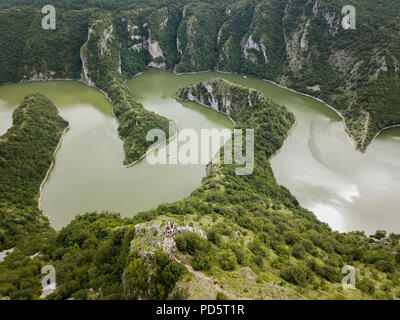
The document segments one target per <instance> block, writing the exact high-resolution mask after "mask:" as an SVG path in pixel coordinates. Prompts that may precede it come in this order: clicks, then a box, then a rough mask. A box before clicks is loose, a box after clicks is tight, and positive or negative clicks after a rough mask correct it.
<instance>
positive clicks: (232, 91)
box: [176, 78, 262, 121]
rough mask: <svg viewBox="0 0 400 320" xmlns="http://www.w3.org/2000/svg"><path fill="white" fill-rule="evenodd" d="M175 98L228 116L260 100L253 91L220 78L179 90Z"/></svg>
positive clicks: (257, 94)
mask: <svg viewBox="0 0 400 320" xmlns="http://www.w3.org/2000/svg"><path fill="white" fill-rule="evenodd" d="M176 97H177V98H178V99H181V100H186V101H193V102H197V103H200V104H202V105H204V106H206V107H209V108H212V109H214V110H215V111H218V112H221V113H225V114H227V115H228V116H230V115H231V114H232V113H233V112H235V111H239V110H240V109H242V108H250V107H252V106H253V104H254V103H255V102H256V100H260V99H262V96H261V94H260V93H258V92H257V91H255V90H254V89H249V88H246V87H242V86H240V85H236V84H233V83H230V82H228V81H226V80H223V79H220V78H217V79H211V80H207V81H203V82H201V83H200V84H197V85H190V86H187V87H184V88H181V89H180V90H179V91H178V92H177V94H176ZM231 120H232V118H231ZM232 121H233V120H232Z"/></svg>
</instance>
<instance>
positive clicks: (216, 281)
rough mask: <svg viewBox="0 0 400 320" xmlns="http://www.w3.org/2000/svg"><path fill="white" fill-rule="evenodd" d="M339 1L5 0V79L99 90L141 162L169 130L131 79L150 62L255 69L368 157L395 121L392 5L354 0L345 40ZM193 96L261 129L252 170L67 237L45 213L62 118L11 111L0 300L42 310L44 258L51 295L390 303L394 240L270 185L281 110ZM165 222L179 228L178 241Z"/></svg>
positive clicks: (288, 119) (395, 8) (84, 219)
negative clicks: (350, 271)
mask: <svg viewBox="0 0 400 320" xmlns="http://www.w3.org/2000/svg"><path fill="white" fill-rule="evenodd" d="M45 4H54V5H55V6H56V8H57V28H56V30H43V29H42V28H41V22H40V21H41V17H42V16H43V15H42V14H41V13H40V8H41V6H42V5H45ZM344 4H347V3H344V1H342V0H335V1H328V0H314V1H312V0H283V1H279V0H270V1H261V0H250V1H235V0H229V1H228V0H226V1H220V2H215V1H211V0H210V1H178V0H168V1H159V0H149V1H144V0H139V1H124V0H113V1H103V0H87V1H78V0H62V1H61V0H34V1H28V0H3V1H2V3H1V4H0V16H1V17H0V46H1V50H0V84H3V83H6V82H16V81H21V80H46V79H54V78H76V79H80V80H82V81H84V82H86V83H87V84H88V85H91V86H96V87H97V88H99V89H101V90H102V91H104V92H105V93H106V94H107V96H108V97H109V99H110V100H111V102H112V104H113V111H114V114H115V117H116V118H117V119H118V121H119V128H118V130H119V134H120V136H121V138H122V139H123V140H124V150H125V163H126V164H128V163H130V162H133V161H135V160H137V159H139V158H140V157H141V156H142V155H143V154H144V153H145V151H146V149H147V147H148V145H149V142H147V141H146V140H145V134H146V133H147V131H148V130H149V129H150V128H154V127H158V128H161V129H164V131H166V132H167V131H168V130H166V128H167V125H168V122H167V119H165V118H163V117H160V116H158V115H156V114H154V113H151V112H148V111H146V110H145V109H144V108H143V106H142V105H140V104H138V103H137V102H135V101H134V100H133V98H132V94H131V92H130V91H129V89H128V88H127V86H126V85H125V80H127V79H128V78H130V77H132V76H134V75H136V74H138V73H139V72H142V71H143V70H145V69H146V68H147V67H157V68H162V69H168V70H174V71H175V72H192V71H196V72H197V71H205V70H210V69H215V70H219V71H224V72H237V73H243V74H250V75H253V76H256V77H259V78H266V79H270V80H273V81H276V82H279V83H280V84H282V85H286V86H289V87H292V88H294V89H296V90H298V91H301V92H305V93H308V94H312V95H314V96H316V97H320V98H322V99H324V100H325V101H326V102H328V103H330V104H332V106H333V107H334V108H336V109H337V110H338V111H339V112H340V113H341V114H342V115H343V116H344V117H345V121H346V124H347V127H348V130H349V132H350V134H351V135H352V136H353V138H354V139H355V140H356V141H357V144H358V147H359V148H360V149H361V150H364V149H365V148H366V146H367V145H368V143H369V142H370V141H371V139H372V138H373V136H374V135H375V134H376V133H377V132H378V131H379V130H380V129H382V128H384V127H386V126H389V125H395V124H399V123H400V113H399V112H400V111H399V110H400V109H399V104H398V101H399V99H398V98H399V97H398V95H399V92H400V91H399V86H400V81H399V75H400V71H399V61H400V56H399V55H400V50H399V49H400V48H399V42H398V41H396V40H395V39H398V38H399V32H400V22H399V12H400V4H399V2H398V1H397V0H379V1H375V0H374V1H372V0H360V1H358V2H357V29H355V30H343V29H342V28H341V18H342V16H341V8H342V6H343V5H344ZM10 26H11V27H10ZM210 87H211V92H210V91H209V89H210ZM188 93H191V97H196V99H197V101H199V102H201V103H203V104H205V105H207V106H210V107H213V108H214V109H216V110H218V111H220V112H225V113H229V115H230V117H231V118H232V119H233V120H234V121H235V126H236V128H243V129H245V128H246V129H248V128H253V129H255V133H256V134H255V156H254V160H255V163H254V171H253V173H252V174H251V175H245V176H240V175H236V174H235V169H237V167H238V165H237V164H232V165H230V164H224V163H221V164H218V165H211V164H210V165H209V166H208V168H207V173H208V174H207V177H206V178H205V179H204V180H203V184H202V186H201V187H199V188H198V189H196V190H195V191H193V193H192V194H191V195H190V196H189V197H187V198H185V199H183V200H181V201H178V202H176V203H172V204H162V205H160V206H159V207H158V208H156V209H153V210H150V211H148V212H143V213H140V214H138V215H136V216H134V217H133V218H131V219H123V218H121V217H120V216H119V215H118V214H115V213H108V212H105V213H101V214H98V213H86V214H84V215H81V216H77V217H76V218H75V220H74V221H72V222H71V223H70V224H69V225H68V226H66V227H65V228H63V229H62V230H61V231H60V232H55V231H54V230H53V229H52V228H51V227H50V226H49V223H48V221H47V219H46V218H45V217H44V216H43V214H42V212H40V210H39V209H38V207H37V201H38V197H39V188H40V184H41V182H42V181H43V179H44V177H45V175H46V172H47V170H48V169H49V168H50V165H51V161H52V160H53V159H54V155H53V153H54V151H55V150H56V147H57V144H58V143H59V141H60V139H61V136H62V133H63V132H64V130H65V128H66V127H67V123H66V122H65V121H64V120H63V119H62V118H61V117H60V116H58V113H57V109H56V107H55V106H54V105H53V104H52V103H51V102H50V101H49V100H47V99H46V98H45V97H43V96H40V95H30V96H28V97H27V98H26V99H25V100H24V101H23V102H22V103H21V105H20V106H19V107H18V108H17V109H16V110H15V112H14V118H13V120H14V124H13V127H12V128H11V129H10V130H9V131H8V132H7V133H6V134H5V135H4V136H2V137H1V141H0V250H3V249H10V248H14V251H13V252H11V253H9V255H8V256H7V257H5V258H4V261H0V297H9V298H11V299H34V298H38V297H39V296H40V294H41V285H40V271H41V267H42V266H44V265H47V264H51V265H53V266H54V267H55V268H56V270H57V286H58V287H57V290H56V291H55V292H54V293H52V294H51V295H49V296H47V297H46V298H49V299H67V298H74V299H167V298H174V299H188V298H200V297H201V298H226V297H230V298H232V297H234V298H261V299H267V298H280V299H282V298H284V299H285V298H294V299H297V298H320V299H321V298H323V299H346V298H364V299H369V298H373V299H394V298H399V297H400V291H399V288H400V269H399V265H400V247H399V240H400V237H399V236H398V235H395V234H390V235H386V233H385V232H383V231H378V232H377V233H376V234H375V235H373V236H371V237H367V236H365V234H364V233H363V232H352V233H346V234H344V233H338V232H333V231H332V230H331V229H330V228H329V227H328V226H327V225H326V224H324V223H321V222H320V221H318V220H317V219H316V217H315V216H314V215H313V214H312V213H311V212H309V211H307V210H305V209H303V208H301V207H300V206H299V204H298V202H297V200H296V199H295V198H294V197H293V196H292V195H291V194H290V192H289V191H288V190H287V189H286V188H284V187H282V186H280V185H279V184H277V182H276V181H275V178H274V176H273V173H272V169H271V166H270V164H269V161H268V160H269V158H270V157H271V156H272V155H273V154H274V153H275V152H276V151H278V150H279V148H280V147H281V146H282V144H283V142H284V140H285V138H286V137H287V135H288V131H289V130H290V128H292V126H293V124H294V121H295V119H294V116H293V115H292V114H291V113H290V112H288V111H287V110H286V109H285V108H284V107H282V106H279V105H276V104H274V103H272V102H271V101H270V100H269V99H268V98H267V97H264V96H262V95H261V94H259V93H258V92H256V91H254V90H251V89H249V88H245V87H241V86H236V85H233V84H231V83H229V82H225V81H223V80H220V79H216V80H212V81H210V82H205V83H200V84H197V85H194V86H189V87H186V88H183V89H181V90H180V91H179V92H178V93H177V95H178V97H179V98H180V99H184V100H194V99H193V98H190V96H189V94H188ZM228 100H229V101H230V104H227V101H228ZM194 101H196V100H194ZM222 155H223V154H222ZM168 222H173V223H175V224H176V225H177V230H178V229H179V228H181V229H180V230H181V231H179V232H178V231H177V233H176V234H173V237H172V238H171V237H166V236H165V234H166V230H167V229H166V226H167V223H168ZM190 228H191V229H190ZM171 240H173V242H172V241H171ZM171 243H173V244H175V245H176V246H173V245H171ZM171 250H172V251H173V252H174V253H175V255H174V256H172V255H171V254H170V253H171ZM347 264H351V265H354V266H355V267H356V268H357V270H358V273H357V277H358V278H357V289H355V290H347V291H346V290H343V289H342V286H341V283H340V281H341V279H342V277H343V275H342V273H341V268H342V267H343V266H344V265H347ZM188 266H190V267H191V268H193V269H194V270H197V271H199V272H201V273H202V274H203V275H204V278H203V277H199V276H198V275H195V274H194V273H193V272H191V271H190V270H191V269H190V268H188ZM210 277H212V279H213V280H212V282H211V280H209V279H210ZM207 279H208V280H207ZM217 285H218V286H217ZM221 288H222V289H223V290H224V291H222V290H221ZM227 294H228V295H227Z"/></svg>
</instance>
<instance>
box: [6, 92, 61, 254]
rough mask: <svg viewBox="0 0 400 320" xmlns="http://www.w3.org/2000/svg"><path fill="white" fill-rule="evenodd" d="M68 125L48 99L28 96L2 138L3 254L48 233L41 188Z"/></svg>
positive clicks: (40, 96)
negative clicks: (39, 204) (6, 250)
mask: <svg viewBox="0 0 400 320" xmlns="http://www.w3.org/2000/svg"><path fill="white" fill-rule="evenodd" d="M67 126H68V123H67V122H66V121H65V120H64V119H63V118H61V117H60V116H59V115H58V111H57V108H56V107H55V106H54V105H53V104H52V102H51V101H49V100H48V99H47V98H46V97H44V96H42V95H39V94H36V95H33V94H32V95H29V96H27V97H26V98H25V99H24V101H23V102H22V103H21V104H20V105H19V106H18V107H17V108H16V109H15V111H14V114H13V126H12V127H11V128H10V129H9V130H8V131H7V133H5V134H4V135H3V136H2V137H1V138H0V218H1V219H0V250H3V249H4V248H10V247H12V246H14V245H15V244H16V243H17V242H18V241H20V240H24V239H26V240H28V239H27V238H29V237H36V233H37V232H39V231H40V230H47V229H49V222H48V220H47V218H46V217H44V216H43V214H42V212H41V211H40V210H39V209H38V198H39V187H40V184H41V183H42V181H43V179H44V177H45V176H46V173H47V171H48V170H49V167H50V164H51V162H52V161H53V153H54V151H55V150H56V147H57V145H58V143H59V140H60V138H61V136H62V134H63V132H64V131H65V130H66V128H67Z"/></svg>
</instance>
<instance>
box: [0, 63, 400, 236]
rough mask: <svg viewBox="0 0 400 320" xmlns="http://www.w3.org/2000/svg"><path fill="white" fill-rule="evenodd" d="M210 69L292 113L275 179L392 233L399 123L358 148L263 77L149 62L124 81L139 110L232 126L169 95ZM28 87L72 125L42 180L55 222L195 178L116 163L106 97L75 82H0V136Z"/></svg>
mask: <svg viewBox="0 0 400 320" xmlns="http://www.w3.org/2000/svg"><path fill="white" fill-rule="evenodd" d="M215 77H222V78H225V79H227V80H230V81H232V82H235V83H239V84H243V85H246V86H249V87H252V88H255V89H257V90H259V91H260V92H262V93H264V94H265V95H266V96H268V97H269V98H271V99H272V100H273V101H275V102H277V103H279V104H282V105H285V106H286V107H287V108H288V109H289V110H291V111H292V112H293V113H294V114H295V116H296V120H297V124H296V127H295V128H294V130H293V131H292V132H291V133H290V136H289V138H288V139H287V141H286V143H285V145H284V146H283V148H282V149H281V151H280V152H279V153H278V154H277V155H276V156H275V157H274V158H273V159H272V160H271V164H272V168H273V170H274V174H275V176H276V178H277V180H278V182H279V183H281V184H282V185H284V186H286V187H287V188H288V189H289V190H290V191H291V192H292V193H293V194H294V195H295V196H296V197H297V199H298V200H299V201H300V203H301V204H302V205H303V206H304V207H306V208H308V209H310V210H312V211H313V212H314V213H315V214H316V215H317V217H318V218H319V219H320V220H322V221H325V222H327V223H328V224H329V225H330V226H331V227H332V228H333V229H335V230H339V231H351V230H364V231H366V232H367V233H371V232H373V231H375V230H376V229H386V230H388V231H392V232H400V219H399V208H400V197H399V196H398V195H399V190H400V161H398V159H399V158H400V129H391V130H388V131H385V132H383V133H382V134H381V135H380V136H379V137H378V138H377V139H376V140H375V141H374V142H373V144H372V145H371V146H370V147H369V148H368V151H367V153H365V154H361V153H360V152H358V151H356V150H355V148H354V145H353V143H352V141H351V140H350V138H349V137H348V136H347V134H346V133H345V131H344V126H343V124H342V122H341V119H340V118H339V116H338V115H337V114H336V113H335V112H333V111H332V110H330V109H328V108H326V107H325V106H324V105H322V104H321V103H320V102H318V101H316V100H314V99H311V98H309V97H305V96H302V95H300V94H296V93H294V92H291V91H288V90H285V89H282V88H279V87H277V86H275V85H273V84H271V83H268V82H265V81H262V80H256V79H250V78H244V77H242V76H238V75H225V74H220V73H215V72H207V73H200V74H195V75H179V76H178V75H174V74H172V73H169V72H162V71H155V70H150V71H147V72H145V73H144V74H142V75H140V76H137V77H135V78H133V79H132V80H130V81H128V86H129V87H130V88H131V90H132V92H133V94H134V98H135V99H136V100H137V101H140V102H141V103H143V105H144V107H145V108H147V109H149V110H152V111H154V112H156V113H158V114H161V115H163V116H165V117H167V118H169V119H172V120H176V121H178V126H179V128H180V129H182V128H193V129H195V130H196V131H199V130H200V129H207V128H217V129H223V128H229V129H232V124H231V123H230V121H229V120H228V119H227V118H226V117H225V116H224V115H222V114H218V113H217V112H215V111H213V110H211V109H208V108H205V107H202V106H199V105H196V104H194V103H182V102H178V101H176V100H175V99H174V98H173V96H174V94H175V92H176V91H177V90H178V89H179V88H180V87H182V86H185V85H188V84H191V83H196V82H199V81H204V80H206V79H210V78H215ZM35 92H39V93H42V94H44V95H46V96H47V97H48V98H50V99H51V100H52V101H53V103H54V104H56V105H57V107H58V108H59V110H60V114H61V116H62V117H64V118H65V119H66V120H67V121H69V123H70V127H71V129H70V130H69V131H68V133H67V134H66V136H65V138H64V140H63V142H62V146H61V148H60V150H59V151H58V153H57V156H56V163H55V167H54V169H53V170H52V172H51V174H50V176H49V178H48V180H47V181H46V183H45V185H44V188H43V197H42V209H43V211H44V213H45V214H46V215H47V216H49V218H50V221H51V223H52V225H53V226H54V227H55V228H56V229H60V228H61V227H63V226H65V225H66V224H67V223H69V222H70V221H71V220H72V219H73V217H74V216H75V215H77V214H79V213H84V212H91V211H112V212H120V213H121V214H122V215H124V216H133V215H134V214H135V213H137V212H140V211H144V210H148V209H151V208H154V207H156V206H157V205H159V204H161V203H163V202H173V201H176V200H180V199H182V198H184V197H185V196H188V195H189V194H190V193H191V192H192V191H193V190H194V189H195V188H196V187H198V186H200V185H201V179H202V178H203V177H204V176H205V165H179V164H178V165H150V164H148V163H147V161H146V160H144V161H141V162H139V163H138V164H136V165H134V166H132V167H130V168H122V157H123V154H122V142H121V140H120V139H119V137H118V134H117V124H116V121H115V119H114V118H113V117H112V113H111V105H110V103H109V102H108V100H107V99H106V98H105V96H104V95H103V94H102V93H100V92H99V91H97V90H96V89H93V88H89V87H87V86H85V85H84V84H82V83H80V82H77V81H49V82H32V83H19V84H12V85H5V86H1V87H0V134H3V133H4V132H5V131H6V130H7V129H8V128H9V127H10V126H11V124H12V121H11V115H12V110H13V108H15V107H16V106H17V105H18V104H19V103H20V102H21V101H22V100H23V98H24V97H25V96H26V95H27V94H29V93H35ZM163 148H165V146H164V147H163Z"/></svg>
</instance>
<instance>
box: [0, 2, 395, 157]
mask: <svg viewBox="0 0 400 320" xmlns="http://www.w3.org/2000/svg"><path fill="white" fill-rule="evenodd" d="M48 3H50V4H51V3H53V4H54V6H55V7H56V8H57V26H58V27H57V29H56V30H43V29H41V23H40V21H41V17H43V15H42V14H41V13H40V8H41V6H42V5H44V4H48ZM346 4H347V2H346V1H344V0H335V1H327V0H313V1H311V0H292V1H289V0H284V1H281V0H270V1H259V0H249V1H239V0H237V1H234V0H226V1H221V2H217V3H215V2H214V1H177V0H169V1H158V0H153V1H145V0H141V1H134V2H131V1H123V0H114V1H100V0H88V1H73V0H68V1H58V0H53V1H47V2H46V1H42V0H37V1H34V2H33V3H32V2H31V1H25V0H6V1H3V2H2V4H1V6H0V8H4V9H3V10H1V11H0V15H1V16H2V19H0V21H1V23H0V45H1V46H2V47H1V48H2V52H1V54H0V83H4V82H8V81H19V80H29V79H48V78H79V77H80V74H81V72H80V71H81V69H82V62H81V59H80V57H79V52H80V50H81V47H82V46H83V45H84V43H85V41H86V40H87V36H88V30H94V29H96V28H98V27H99V22H98V21H99V19H100V20H102V19H106V21H107V27H110V26H111V25H112V28H113V30H112V31H111V34H112V35H113V36H112V38H113V40H112V41H111V39H108V41H111V42H112V43H113V49H112V51H113V56H114V62H113V63H114V64H116V63H119V62H118V61H120V63H121V65H120V69H119V67H117V66H116V65H114V66H113V69H114V72H117V70H119V71H120V72H119V73H120V76H121V77H122V79H128V78H130V77H132V76H134V75H135V74H137V73H139V72H141V71H143V70H144V69H145V68H146V67H149V66H152V67H157V68H162V69H168V70H175V71H176V72H193V71H206V70H220V71H224V72H237V73H242V74H250V75H253V76H256V77H259V78H265V79H270V80H273V81H275V82H278V83H279V84H282V85H285V86H288V87H291V88H294V89H296V90H298V91H301V92H304V93H307V94H310V95H313V96H315V97H318V98H321V99H323V100H324V101H325V102H327V103H328V104H330V105H332V106H333V107H334V108H335V109H336V110H338V112H340V113H341V115H342V116H343V117H344V118H345V122H346V126H347V130H348V131H349V133H350V135H351V136H352V137H353V138H354V140H355V141H356V143H357V147H358V148H359V149H360V150H365V149H366V148H367V146H368V144H369V143H370V142H371V140H372V139H373V138H374V136H375V135H376V134H377V132H378V131H379V130H381V129H383V128H385V127H388V126H393V125H397V124H400V108H399V105H398V101H399V92H400V79H399V73H400V68H399V65H400V47H399V46H400V45H399V41H397V39H398V38H399V37H400V22H399V12H400V3H399V2H398V1H397V0H380V1H372V0H360V1H358V2H357V4H356V29H354V30H352V29H349V30H345V29H343V28H342V18H343V15H342V13H341V11H342V7H343V6H345V5H346ZM21 5H24V6H26V7H20V6H21ZM15 6H18V7H15ZM92 24H94V25H92ZM10 25H12V26H13V27H12V28H11V29H10V28H9V26H10ZM10 30H11V32H10ZM111 34H110V35H111ZM16 39H18V41H15V40H16ZM92 49H95V48H92ZM96 52H97V53H101V50H94V52H92V53H93V54H92V55H91V56H90V60H89V61H87V64H88V65H90V64H91V60H93V63H95V62H96V63H97V62H99V59H100V58H99V55H97V54H96ZM100 60H101V59H100ZM111 65H112V64H111ZM111 65H107V66H105V65H104V68H106V67H107V68H110V67H111ZM97 71H98V73H99V76H100V77H103V76H104V77H105V78H104V79H102V80H100V79H98V82H99V84H100V83H102V82H103V83H104V82H109V81H108V80H107V78H106V77H107V76H109V71H108V72H104V70H103V69H102V67H99V68H98V69H97ZM84 80H85V81H88V79H86V78H84ZM92 84H93V83H92ZM96 84H97V83H96ZM103 87H104V86H103ZM102 89H103V90H104V88H102ZM124 90H126V89H124ZM116 104H119V102H118V101H117V102H116ZM133 109H137V108H136V107H133ZM149 117H150V118H154V116H153V115H147V116H145V118H146V119H147V118H149ZM154 121H155V122H158V121H161V120H160V119H158V120H156V119H155V118H154ZM145 122H147V120H146V121H145ZM130 128H132V126H130ZM120 133H121V136H122V137H123V138H124V139H125V149H126V153H127V160H126V161H127V162H129V161H133V160H134V159H136V158H137V156H138V155H135V154H131V153H132V152H133V153H134V151H132V150H130V149H132V148H133V147H132V146H133V145H134V144H135V142H134V141H132V137H128V136H127V134H126V132H125V130H124V129H120ZM140 140H141V139H139V141H136V143H138V146H139V149H140V150H139V151H138V153H141V152H142V151H143V150H142V149H143V148H142V145H144V146H146V143H145V142H143V141H140Z"/></svg>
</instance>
